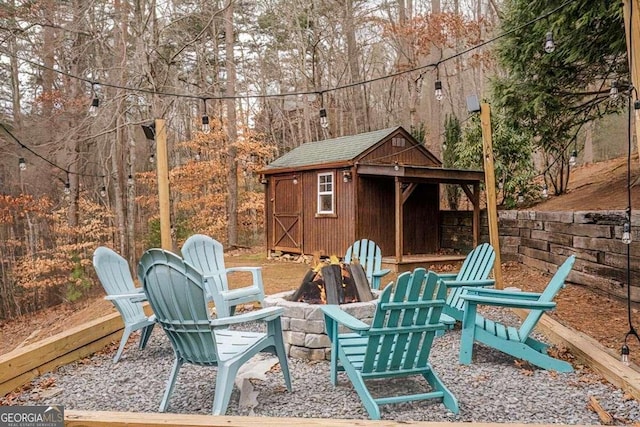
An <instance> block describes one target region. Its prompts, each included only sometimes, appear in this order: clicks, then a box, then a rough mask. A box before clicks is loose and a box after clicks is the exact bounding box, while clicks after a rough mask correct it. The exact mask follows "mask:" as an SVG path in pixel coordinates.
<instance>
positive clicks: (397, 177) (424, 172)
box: [355, 163, 484, 271]
mask: <svg viewBox="0 0 640 427" xmlns="http://www.w3.org/2000/svg"><path fill="white" fill-rule="evenodd" d="M355 166H356V174H357V175H360V176H371V177H389V178H393V179H394V182H395V190H394V191H395V198H394V199H395V202H394V205H395V218H396V223H395V262H396V264H397V265H398V266H399V265H400V264H402V263H403V253H404V241H403V240H404V239H403V236H404V233H403V228H404V224H403V221H402V218H403V206H404V203H405V202H406V200H407V199H408V198H409V196H410V195H411V193H412V192H413V191H414V190H415V184H420V183H429V184H457V185H460V187H461V188H462V190H463V191H464V193H465V195H466V196H467V197H468V199H469V200H470V201H471V203H472V205H473V246H474V247H475V246H477V245H478V244H479V241H480V182H482V181H484V171H478V170H466V169H448V168H442V167H429V166H414V165H399V164H390V165H389V164H386V165H380V164H358V163H356V164H355ZM407 183H409V184H410V185H408V186H407V185H406V184H407ZM396 271H398V270H397V269H396Z"/></svg>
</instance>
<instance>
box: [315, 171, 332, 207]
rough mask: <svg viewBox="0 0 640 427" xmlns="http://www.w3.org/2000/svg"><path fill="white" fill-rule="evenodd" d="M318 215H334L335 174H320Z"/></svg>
mask: <svg viewBox="0 0 640 427" xmlns="http://www.w3.org/2000/svg"><path fill="white" fill-rule="evenodd" d="M318 213H319V214H332V213H333V172H329V173H319V174H318Z"/></svg>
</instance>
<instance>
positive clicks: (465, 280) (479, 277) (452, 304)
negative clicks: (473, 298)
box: [438, 243, 496, 326]
mask: <svg viewBox="0 0 640 427" xmlns="http://www.w3.org/2000/svg"><path fill="white" fill-rule="evenodd" d="M495 259H496V253H495V251H494V250H493V246H491V245H490V244H489V243H482V244H481V245H478V246H477V247H475V248H474V249H473V250H472V251H471V252H469V254H468V255H467V256H466V258H465V259H464V262H463V263H462V267H460V270H459V271H458V272H457V273H438V277H440V278H441V279H442V280H444V283H445V284H446V285H447V290H448V292H447V303H446V305H445V306H444V308H443V309H442V312H443V313H442V315H441V316H440V321H441V322H443V323H444V324H446V325H451V326H453V325H454V324H455V323H456V321H458V322H462V317H463V316H464V307H463V305H464V300H462V299H461V298H460V296H461V295H462V293H463V292H464V291H463V287H470V286H474V287H487V286H493V285H494V284H495V280H493V279H489V278H488V277H489V273H491V269H492V268H493V264H494V261H495Z"/></svg>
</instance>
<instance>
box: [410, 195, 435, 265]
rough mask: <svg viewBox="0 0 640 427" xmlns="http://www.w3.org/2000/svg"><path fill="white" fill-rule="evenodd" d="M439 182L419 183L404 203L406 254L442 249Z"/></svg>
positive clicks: (432, 251)
mask: <svg viewBox="0 0 640 427" xmlns="http://www.w3.org/2000/svg"><path fill="white" fill-rule="evenodd" d="M439 210H440V207H439V187H438V184H418V186H417V187H416V189H415V190H414V191H413V193H411V196H409V198H408V199H407V201H406V202H405V203H404V207H403V217H404V218H403V221H404V234H403V236H404V255H414V254H432V253H436V252H437V251H438V250H439V249H440V243H439V242H440V228H439V226H438V224H439Z"/></svg>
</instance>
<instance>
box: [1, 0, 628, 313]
mask: <svg viewBox="0 0 640 427" xmlns="http://www.w3.org/2000/svg"><path fill="white" fill-rule="evenodd" d="M622 16H623V15H622V8H621V6H620V4H617V3H615V2H590V1H588V0H568V1H564V2H561V1H541V0H538V1H521V0H504V1H501V0H429V1H418V0H379V1H364V0H327V1H324V0H323V1H317V0H305V1H299V0H254V1H249V0H225V1H204V0H184V1H183V0H174V1H164V0H160V1H158V0H113V1H105V0H89V1H86V0H71V1H65V2H62V1H56V0H48V1H37V0H31V1H22V0H7V1H5V2H3V3H2V4H1V5H0V40H1V43H0V59H1V60H0V152H1V153H2V156H0V258H1V260H0V319H3V318H9V317H13V316H14V315H17V314H21V313H25V312H31V311H37V310H39V309H41V308H44V307H47V306H50V305H54V304H57V303H60V302H62V301H75V300H78V299H81V298H83V297H85V296H87V295H89V294H91V293H92V292H94V291H95V290H96V288H97V287H96V286H95V284H96V283H97V281H96V278H95V275H94V272H93V268H92V266H91V257H92V254H93V250H94V249H95V248H96V247H97V246H99V245H102V244H106V245H108V246H110V247H112V248H114V249H116V250H117V251H118V252H119V253H121V254H122V255H123V256H125V257H126V258H127V259H128V260H129V261H130V263H131V264H132V265H134V264H135V262H136V261H137V258H138V257H139V256H140V254H141V253H142V251H143V250H144V249H146V248H148V247H151V246H159V242H160V236H159V214H158V199H157V190H156V172H155V164H154V160H155V159H154V153H155V146H154V141H153V139H147V138H146V136H145V134H144V132H143V126H148V125H149V124H150V123H152V122H153V120H154V119H155V118H162V119H164V120H166V123H167V137H168V151H169V165H170V185H171V226H172V238H173V241H174V245H175V246H176V247H179V245H180V244H181V242H182V241H184V239H185V238H186V237H188V236H189V235H190V234H192V233H194V232H199V233H204V234H208V235H211V236H215V237H216V238H217V239H219V240H221V241H223V242H224V243H225V245H226V246H227V247H233V246H236V247H237V246H255V245H261V244H263V240H264V227H263V225H262V224H263V220H264V219H263V218H264V203H265V197H264V188H263V186H262V184H261V183H260V177H259V174H258V171H259V170H260V169H261V168H263V167H264V166H265V165H266V164H268V163H269V162H270V161H271V160H273V159H275V158H277V157H278V156H280V155H282V154H284V153H285V152H287V151H288V150H290V149H291V148H294V147H296V146H298V145H300V144H302V143H305V142H308V141H314V140H321V139H327V138H332V137H338V136H343V135H352V134H357V133H361V132H367V131H371V130H377V129H382V128H386V127H392V126H398V125H401V126H404V127H405V128H406V129H408V130H410V131H411V132H412V133H413V135H414V136H416V138H417V139H418V140H420V141H421V142H423V143H424V144H425V146H426V147H427V148H428V149H429V150H430V151H431V152H433V153H434V154H435V155H436V156H438V157H440V158H442V159H443V161H444V165H445V166H450V167H461V168H463V167H474V168H480V167H481V164H482V162H481V154H482V153H481V144H480V143H479V141H480V132H479V124H478V119H477V117H475V116H472V115H470V114H469V113H468V112H467V106H466V98H467V96H468V95H470V94H475V95H477V96H479V97H480V98H481V99H482V100H487V101H489V102H491V104H492V106H494V116H493V126H494V132H495V135H494V145H495V156H496V176H497V186H498V192H499V194H500V202H501V204H503V205H504V206H506V207H515V206H516V205H517V204H518V203H522V202H523V201H527V200H534V199H536V198H539V197H541V196H540V195H541V194H542V193H541V192H540V191H541V190H546V191H548V192H551V193H554V194H561V193H563V192H565V191H566V190H567V184H568V181H569V174H570V169H571V167H572V166H573V165H575V162H576V159H577V157H578V156H579V157H580V160H579V161H583V162H591V161H594V160H598V159H602V158H609V157H613V156H615V155H618V154H620V153H621V152H624V150H625V149H626V147H627V139H626V137H625V133H624V130H625V128H626V125H625V121H624V120H622V121H621V119H624V117H623V116H615V113H619V112H621V111H623V110H624V108H625V107H627V105H628V104H627V102H626V101H627V100H630V99H631V95H632V94H633V93H634V92H633V90H632V88H630V86H629V84H628V81H629V79H628V77H626V76H627V74H628V65H627V64H628V59H627V56H626V45H625V36H624V34H625V33H624V23H623V19H622ZM625 81H626V82H627V83H625ZM612 87H615V88H616V91H619V93H620V94H622V95H626V96H613V97H612V96H610V94H611V93H612V90H611V88H612ZM435 89H440V92H439V93H436V91H435ZM321 113H322V114H321ZM325 113H326V118H327V121H328V123H323V124H321V120H320V118H321V116H324V115H325ZM599 135H604V136H599ZM443 193H444V194H446V195H447V197H446V198H445V199H444V200H443V202H442V203H443V207H445V208H452V209H455V208H456V205H457V201H458V199H459V197H460V196H459V194H457V193H456V192H455V191H453V190H450V189H445V190H444V191H443Z"/></svg>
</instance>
